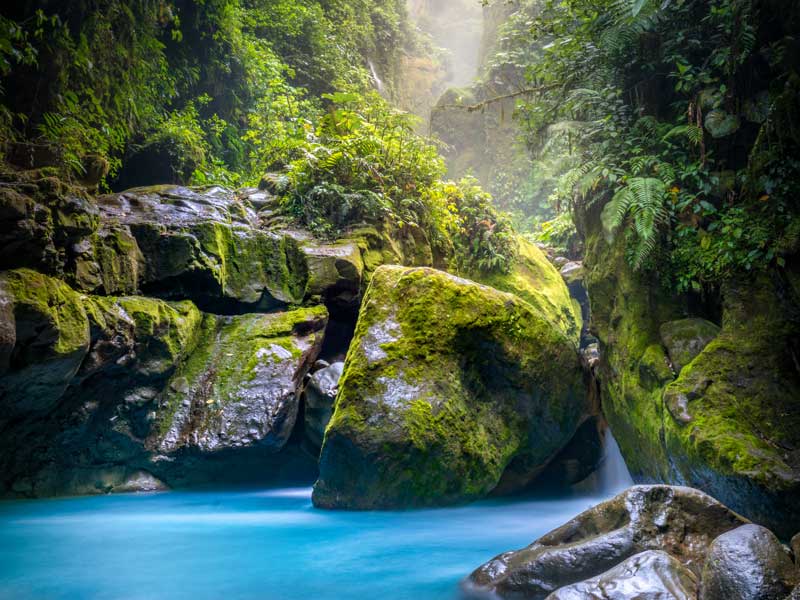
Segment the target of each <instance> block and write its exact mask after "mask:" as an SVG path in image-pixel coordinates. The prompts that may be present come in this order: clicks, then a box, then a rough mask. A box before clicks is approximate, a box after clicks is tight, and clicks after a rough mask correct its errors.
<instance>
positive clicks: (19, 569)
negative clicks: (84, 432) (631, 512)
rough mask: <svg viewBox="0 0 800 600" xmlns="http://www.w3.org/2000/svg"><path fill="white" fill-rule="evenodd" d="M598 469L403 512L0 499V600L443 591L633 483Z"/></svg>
mask: <svg viewBox="0 0 800 600" xmlns="http://www.w3.org/2000/svg"><path fill="white" fill-rule="evenodd" d="M614 446H615V445H614ZM614 469H616V470H617V473H616V474H614V471H613V470H614ZM620 469H621V470H620ZM606 471H608V473H606V475H605V476H604V477H603V479H604V482H603V483H601V484H600V485H598V486H595V491H594V492H589V493H585V494H583V495H575V494H572V495H569V496H566V497H564V496H562V497H559V498H553V497H549V498H548V497H538V498H537V497H528V498H522V499H520V498H518V499H511V500H509V499H506V500H503V501H487V502H480V503H476V504H472V505H469V506H464V507H458V508H447V509H438V510H424V511H413V512H371V513H363V512H361V513H357V512H339V511H336V512H331V511H322V510H317V509H315V508H313V507H312V505H311V489H310V488H299V489H274V490H261V491H225V492H222V491H220V492H202V493H201V492H191V493H188V492H169V493H160V494H144V495H141V494H140V495H135V494H134V495H120V496H100V497H88V498H69V499H54V500H33V501H9V502H0V598H2V599H3V600H5V599H14V600H17V599H19V600H26V599H37V600H38V599H48V600H49V599H70V600H72V599H81V600H83V599H98V600H99V599H114V600H116V599H124V600H129V599H130V600H133V599H137V600H138V599H141V600H145V599H146V600H161V599H169V600H179V599H184V598H185V599H193V600H203V599H215V600H216V599H225V600H233V599H245V600H246V599H251V598H253V599H256V598H257V599H262V600H284V599H295V598H297V599H309V600H340V599H355V600H361V599H364V600H372V599H376V600H434V599H436V600H441V599H443V600H452V599H455V598H458V582H459V581H460V580H461V579H462V578H463V577H465V576H466V575H468V574H469V573H470V572H471V571H472V570H473V569H474V568H475V567H477V566H479V565H480V564H482V563H483V562H485V561H486V560H488V559H490V558H492V557H493V556H495V555H496V554H498V553H500V552H503V551H505V550H510V549H514V548H519V547H522V546H525V545H527V544H529V543H530V542H532V541H533V540H534V539H535V538H537V537H539V536H540V535H542V534H544V533H546V532H547V531H549V530H551V529H553V528H555V527H557V526H559V525H561V524H562V523H564V522H565V521H567V520H569V519H570V518H572V517H573V516H575V515H577V514H578V513H580V512H581V511H583V510H585V509H586V508H588V507H590V506H592V505H594V504H596V503H597V502H599V501H601V500H604V499H606V498H608V497H611V496H612V495H613V494H614V493H615V492H616V491H618V489H619V488H622V487H625V486H626V485H627V484H628V483H629V482H630V481H629V476H628V475H627V471H626V470H625V468H624V463H622V462H621V459H619V460H617V461H612V462H609V463H608V469H606ZM609 477H610V478H611V482H610V483H609ZM597 490H601V491H597Z"/></svg>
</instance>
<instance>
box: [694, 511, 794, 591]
mask: <svg viewBox="0 0 800 600" xmlns="http://www.w3.org/2000/svg"><path fill="white" fill-rule="evenodd" d="M798 583H800V572H798V570H797V567H796V566H795V565H794V564H793V563H792V561H791V559H790V558H789V556H788V554H787V553H786V552H785V551H784V549H783V546H782V545H781V543H780V542H779V541H778V538H777V537H775V534H773V533H772V532H771V531H770V530H769V529H766V528H765V527H761V526H760V525H753V524H749V525H743V526H741V527H738V528H737V529H734V530H733V531H729V532H727V533H724V534H722V535H720V536H719V537H718V538H717V539H716V540H714V543H713V544H712V545H711V547H710V549H709V552H708V558H707V559H706V563H705V566H704V567H703V574H702V584H701V587H700V600H782V599H783V598H785V597H786V596H787V595H788V594H789V593H790V592H791V591H792V588H793V587H794V586H795V585H796V584H798Z"/></svg>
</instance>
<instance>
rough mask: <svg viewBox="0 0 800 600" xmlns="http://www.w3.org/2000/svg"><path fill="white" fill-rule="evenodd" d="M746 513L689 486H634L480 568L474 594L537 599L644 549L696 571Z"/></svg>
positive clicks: (474, 577)
mask: <svg viewBox="0 0 800 600" xmlns="http://www.w3.org/2000/svg"><path fill="white" fill-rule="evenodd" d="M746 523H747V521H746V520H745V519H744V518H742V517H740V516H739V515H737V514H736V513H734V512H732V511H731V510H729V509H728V508H726V507H725V506H724V505H722V504H720V503H719V502H717V501H716V500H714V499H713V498H711V497H710V496H708V495H706V494H704V493H702V492H700V491H698V490H694V489H691V488H685V487H672V486H665V485H654V486H634V487H631V488H630V489H628V490H626V491H625V492H623V493H621V494H619V495H618V496H616V497H615V498H613V499H612V500H609V501H607V502H603V503H602V504H599V505H597V506H595V507H594V508H591V509H589V510H587V511H585V512H583V513H581V514H580V515H578V516H577V517H575V518H574V519H573V520H572V521H569V522H568V523H566V524H565V525H562V526H561V527H559V528H558V529H555V530H553V531H551V532H550V533H548V534H546V535H544V536H543V537H541V538H539V539H538V540H537V541H535V542H534V543H533V544H531V545H530V546H528V547H527V548H523V549H522V550H518V551H512V552H505V553H503V554H500V555H499V556H497V557H495V558H494V559H492V560H491V561H489V562H487V563H486V564H484V565H483V566H481V567H479V568H478V569H476V570H475V571H474V572H473V573H472V574H471V575H470V577H469V579H468V581H467V583H466V584H465V587H466V589H468V590H471V592H472V593H473V594H477V593H480V594H484V595H491V594H493V595H494V597H496V598H503V599H506V598H508V599H511V598H526V599H529V600H540V599H543V598H546V597H547V595H548V594H551V593H552V592H554V591H556V590H557V589H559V588H561V587H564V586H568V585H572V584H574V583H578V582H580V581H583V580H586V579H590V578H592V577H597V576H598V575H601V574H602V573H604V572H606V571H608V570H609V569H612V568H614V567H616V566H617V565H618V564H620V563H621V562H622V561H624V560H626V559H628V558H630V557H631V556H634V555H636V554H639V553H641V552H644V551H647V550H661V551H664V552H666V553H668V554H670V555H671V556H673V557H674V558H676V559H678V561H680V563H682V564H683V565H684V566H685V567H686V568H687V569H689V570H690V571H692V572H693V573H695V574H696V575H697V574H699V572H700V570H701V569H702V567H703V563H704V560H705V554H706V552H707V549H708V548H709V547H710V545H711V543H712V542H713V540H714V539H715V538H716V537H717V536H718V535H720V534H721V533H724V532H726V531H730V530H732V529H734V528H736V527H739V526H740V525H743V524H746Z"/></svg>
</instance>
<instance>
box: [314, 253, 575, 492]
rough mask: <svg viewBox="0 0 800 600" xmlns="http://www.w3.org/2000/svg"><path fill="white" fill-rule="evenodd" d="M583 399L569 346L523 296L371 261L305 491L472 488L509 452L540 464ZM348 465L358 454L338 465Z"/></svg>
mask: <svg viewBox="0 0 800 600" xmlns="http://www.w3.org/2000/svg"><path fill="white" fill-rule="evenodd" d="M584 399H585V395H584V393H583V388H582V380H581V374H580V369H579V367H578V363H577V355H576V353H575V350H574V347H573V346H572V344H571V342H570V341H569V340H568V339H567V337H566V336H565V335H564V334H563V333H561V332H560V331H559V330H558V329H557V328H555V327H554V326H552V325H551V324H550V323H549V322H547V321H546V320H544V319H543V318H542V317H541V315H540V314H539V313H538V312H537V311H535V310H534V309H533V308H532V307H531V306H530V305H529V304H528V303H527V302H524V301H523V300H520V299H519V298H517V297H515V296H513V295H511V294H507V293H504V292H501V291H498V290H495V289H493V288H489V287H487V286H482V285H479V284H476V283H473V282H469V281H466V280H463V279H459V278H456V277H453V276H450V275H447V274H445V273H442V272H440V271H434V270H432V269H424V268H417V269H409V268H404V267H387V266H384V267H381V268H379V269H378V270H377V271H376V272H375V273H374V275H373V278H372V281H371V283H370V287H369V289H368V291H367V294H366V296H365V298H364V302H363V304H362V308H361V312H360V314H359V320H358V324H357V327H356V333H355V340H354V342H353V344H352V345H351V347H350V351H349V352H348V356H347V359H346V362H345V368H344V373H343V376H342V380H341V381H340V385H339V396H338V398H337V401H336V406H335V411H334V415H333V418H332V420H331V422H330V424H329V426H328V430H327V433H326V442H325V444H324V445H323V458H322V461H321V475H320V481H319V482H318V484H317V487H316V491H315V501H317V502H318V503H322V504H326V503H327V502H329V501H332V502H335V505H338V506H341V505H344V506H349V507H357V508H369V507H388V506H417V505H429V504H441V503H447V502H453V501H460V500H465V499H469V498H476V497H479V496H481V495H484V494H486V493H488V492H489V491H490V490H491V489H492V488H493V487H494V486H495V485H497V483H498V481H499V480H500V477H501V476H502V474H503V472H504V470H505V467H506V466H507V465H508V464H509V463H510V462H511V460H513V459H514V458H517V457H520V456H525V457H527V458H529V459H530V461H531V462H532V463H536V464H542V463H544V462H546V460H547V459H548V458H549V456H550V455H551V454H552V453H553V452H555V451H556V450H557V449H558V448H560V447H561V445H563V443H565V442H566V441H567V440H568V439H569V436H571V435H572V433H573V432H574V429H575V427H577V423H578V421H579V420H580V418H581V417H582V414H583V410H584V408H585V407H584ZM344 439H346V440H348V442H346V443H345V442H343V441H342V440H344ZM373 453H377V456H373ZM537 461H538V462H537ZM351 462H363V463H364V464H363V465H362V466H360V467H359V468H358V469H357V471H351V470H349V469H347V468H344V467H342V466H341V465H343V464H350V463H351ZM364 480H366V481H367V482H368V483H365V481H364ZM331 499H335V500H331Z"/></svg>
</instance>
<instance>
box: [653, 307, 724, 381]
mask: <svg viewBox="0 0 800 600" xmlns="http://www.w3.org/2000/svg"><path fill="white" fill-rule="evenodd" d="M660 332H661V341H662V342H663V343H664V347H665V348H666V349H667V354H668V355H669V359H670V361H671V362H672V367H673V369H675V372H676V373H680V372H681V369H683V367H685V366H686V365H688V364H689V363H690V362H692V361H693V360H694V359H695V357H696V356H697V355H698V354H700V353H701V352H702V351H703V348H705V347H706V346H708V343H709V342H710V341H711V340H713V339H714V338H715V337H717V335H718V334H719V326H717V325H715V324H714V323H712V322H711V321H707V320H706V319H698V318H694V319H680V320H678V321H670V322H669V323H664V324H663V325H661V329H660Z"/></svg>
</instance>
